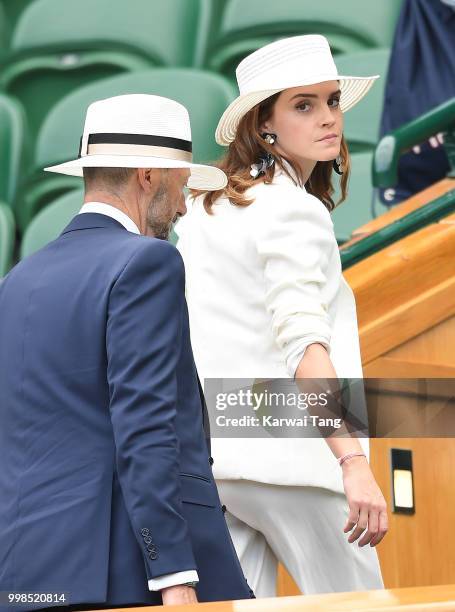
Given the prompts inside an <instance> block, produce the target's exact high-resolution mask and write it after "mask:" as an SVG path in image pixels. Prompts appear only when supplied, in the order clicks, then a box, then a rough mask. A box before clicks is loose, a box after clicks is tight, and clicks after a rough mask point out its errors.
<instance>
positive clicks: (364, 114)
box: [335, 49, 390, 153]
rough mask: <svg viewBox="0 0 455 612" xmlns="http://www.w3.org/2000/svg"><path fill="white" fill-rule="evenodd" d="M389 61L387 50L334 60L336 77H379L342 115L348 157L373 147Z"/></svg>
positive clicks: (352, 54) (375, 50) (370, 51)
mask: <svg viewBox="0 0 455 612" xmlns="http://www.w3.org/2000/svg"><path fill="white" fill-rule="evenodd" d="M389 59H390V49H369V50H367V51H359V52H358V53H349V54H346V55H338V56H337V57H336V58H335V63H336V65H337V68H338V72H339V74H344V75H346V76H350V75H357V76H369V75H374V74H379V75H380V78H379V79H377V80H376V81H375V83H374V85H373V87H372V88H371V89H370V91H369V92H368V94H367V95H366V96H365V97H364V98H363V99H362V100H361V101H360V102H359V103H358V104H356V105H355V106H354V108H352V109H351V110H349V111H348V112H347V113H346V114H345V115H344V135H345V137H346V139H347V141H348V144H349V150H350V152H351V153H354V152H356V151H362V150H369V149H372V148H374V147H375V146H376V144H377V141H378V134H379V126H380V122H381V115H382V107H383V103H384V90H385V85H386V82H387V70H388V66H389Z"/></svg>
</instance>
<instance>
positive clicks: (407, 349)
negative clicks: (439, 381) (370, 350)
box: [363, 317, 455, 378]
mask: <svg viewBox="0 0 455 612" xmlns="http://www.w3.org/2000/svg"><path fill="white" fill-rule="evenodd" d="M363 373H364V376H365V377H366V378H387V377H396V378H455V317H449V318H448V319H446V320H444V321H442V322H441V323H438V324H437V325H433V327H430V328H429V329H427V330H425V331H424V332H422V333H421V334H418V335H417V336H415V337H414V338H411V339H410V340H408V341H407V342H404V343H403V344H400V345H399V346H397V347H396V348H394V349H392V350H390V351H388V352H386V353H384V355H382V356H381V357H378V358H377V359H373V360H372V361H370V362H368V363H365V364H364V367H363Z"/></svg>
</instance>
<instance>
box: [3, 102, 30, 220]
mask: <svg viewBox="0 0 455 612" xmlns="http://www.w3.org/2000/svg"><path fill="white" fill-rule="evenodd" d="M25 131H26V127H25V116H24V112H23V109H22V107H21V105H20V104H19V102H18V101H17V100H14V99H13V98H10V97H9V96H6V95H4V94H1V93H0V200H2V201H3V202H6V203H7V204H8V205H9V206H10V207H11V208H12V207H13V203H14V200H15V197H16V191H17V187H18V183H19V181H20V180H21V172H22V166H23V164H24V163H25V155H26V151H27V147H26V135H25Z"/></svg>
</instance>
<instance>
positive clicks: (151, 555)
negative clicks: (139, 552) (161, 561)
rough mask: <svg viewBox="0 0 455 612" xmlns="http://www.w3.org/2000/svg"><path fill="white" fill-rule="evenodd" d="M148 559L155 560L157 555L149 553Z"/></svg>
mask: <svg viewBox="0 0 455 612" xmlns="http://www.w3.org/2000/svg"><path fill="white" fill-rule="evenodd" d="M149 557H150V559H152V560H155V559H156V558H157V557H158V553H157V552H155V551H152V552H151V553H149Z"/></svg>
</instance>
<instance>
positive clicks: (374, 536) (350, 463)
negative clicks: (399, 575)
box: [341, 456, 388, 546]
mask: <svg viewBox="0 0 455 612" xmlns="http://www.w3.org/2000/svg"><path fill="white" fill-rule="evenodd" d="M341 469H342V470H343V486H344V491H345V493H346V497H347V500H348V504H349V517H348V520H347V523H346V526H345V528H344V532H345V533H347V532H348V531H351V529H352V528H353V527H354V526H356V527H355V529H354V531H353V532H352V533H351V534H350V535H349V538H348V542H349V543H350V544H352V542H355V541H356V540H357V539H358V538H359V537H360V536H361V534H362V533H363V532H364V531H365V529H366V530H367V531H365V533H364V535H363V537H362V539H361V540H359V546H365V544H368V543H369V544H370V546H376V545H377V544H379V542H380V541H381V540H382V538H383V537H384V536H385V534H386V533H387V530H388V516H387V503H386V501H385V499H384V496H383V495H382V492H381V489H380V488H379V486H378V484H377V482H376V480H375V478H374V476H373V473H372V471H371V469H370V466H369V464H368V461H367V460H366V458H365V457H359V456H357V457H351V458H350V459H346V461H344V462H343V464H342V466H341Z"/></svg>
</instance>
